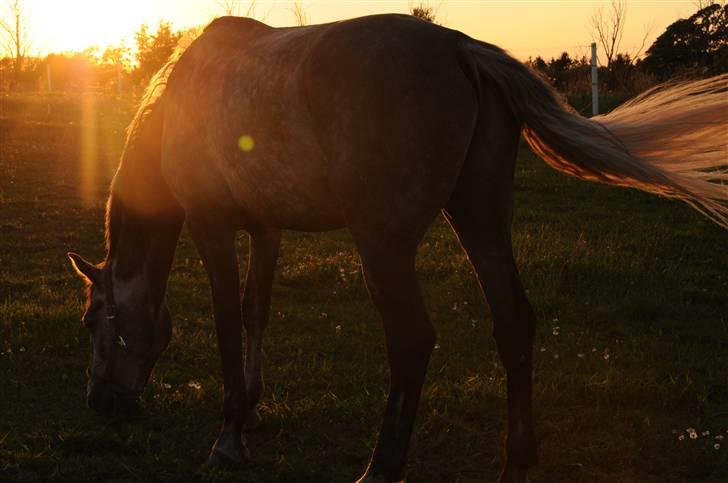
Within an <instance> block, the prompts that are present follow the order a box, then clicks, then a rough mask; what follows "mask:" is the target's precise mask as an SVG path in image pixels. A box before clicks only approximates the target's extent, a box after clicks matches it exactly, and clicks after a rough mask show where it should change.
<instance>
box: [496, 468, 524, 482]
mask: <svg viewBox="0 0 728 483" xmlns="http://www.w3.org/2000/svg"><path fill="white" fill-rule="evenodd" d="M498 483H531V480H529V479H528V470H527V469H526V468H517V467H514V466H506V467H505V468H504V469H503V473H501V475H500V478H498Z"/></svg>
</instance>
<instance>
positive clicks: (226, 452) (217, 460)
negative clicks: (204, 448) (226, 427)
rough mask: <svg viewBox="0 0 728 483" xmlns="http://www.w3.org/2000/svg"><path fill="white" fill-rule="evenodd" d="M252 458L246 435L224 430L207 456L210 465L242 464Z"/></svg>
mask: <svg viewBox="0 0 728 483" xmlns="http://www.w3.org/2000/svg"><path fill="white" fill-rule="evenodd" d="M249 460H250V450H249V449H248V445H247V444H246V441H245V436H243V435H239V436H236V435H235V434H234V433H233V432H224V433H222V434H221V435H220V436H219V437H218V438H217V441H215V444H214V445H213V446H212V449H211V450H210V456H209V457H208V458H207V465H208V466H227V465H240V464H242V463H244V462H245V461H249Z"/></svg>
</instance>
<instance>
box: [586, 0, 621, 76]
mask: <svg viewBox="0 0 728 483" xmlns="http://www.w3.org/2000/svg"><path fill="white" fill-rule="evenodd" d="M626 21H627V6H626V5H625V4H624V2H623V1H622V0H612V3H611V4H610V8H609V12H606V13H605V12H604V7H599V8H597V9H596V10H595V11H594V14H593V15H592V18H591V21H590V25H591V30H592V35H593V36H594V37H595V38H596V40H597V42H598V43H599V45H600V46H601V48H602V49H603V50H604V55H605V56H606V57H607V67H609V66H610V65H612V59H614V56H615V55H616V54H617V52H618V51H619V45H620V44H621V43H622V36H623V35H624V24H625V22H626Z"/></svg>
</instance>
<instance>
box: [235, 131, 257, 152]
mask: <svg viewBox="0 0 728 483" xmlns="http://www.w3.org/2000/svg"><path fill="white" fill-rule="evenodd" d="M238 147H239V148H240V150H241V151H243V152H244V153H249V152H250V151H252V150H253V148H254V147H255V141H254V140H253V137H252V136H249V135H248V134H244V135H242V136H240V139H238Z"/></svg>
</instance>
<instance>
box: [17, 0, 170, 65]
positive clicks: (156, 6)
mask: <svg viewBox="0 0 728 483" xmlns="http://www.w3.org/2000/svg"><path fill="white" fill-rule="evenodd" d="M162 5H163V3H162V2H153V1H147V2H144V1H140V0H126V1H125V2H106V1H103V2H100V1H98V0H64V1H63V2H50V1H48V0H26V7H27V18H28V29H29V32H30V38H31V39H32V44H33V49H34V50H37V51H40V52H43V53H48V52H66V51H82V50H84V49H86V48H88V47H90V46H97V47H99V48H100V49H101V50H103V49H104V48H105V47H107V46H110V45H119V44H120V43H125V44H127V45H129V46H131V45H133V43H134V32H136V31H137V30H139V27H140V26H141V25H142V24H143V23H147V24H149V25H150V26H154V25H156V23H158V22H159V20H161V19H162V18H164V17H163V14H164V9H162V8H160V6H162ZM166 11H167V12H169V10H166Z"/></svg>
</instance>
